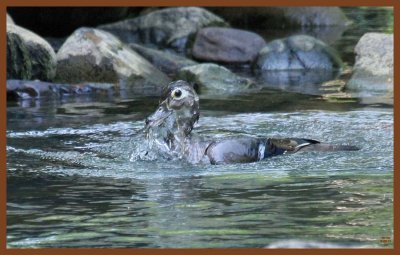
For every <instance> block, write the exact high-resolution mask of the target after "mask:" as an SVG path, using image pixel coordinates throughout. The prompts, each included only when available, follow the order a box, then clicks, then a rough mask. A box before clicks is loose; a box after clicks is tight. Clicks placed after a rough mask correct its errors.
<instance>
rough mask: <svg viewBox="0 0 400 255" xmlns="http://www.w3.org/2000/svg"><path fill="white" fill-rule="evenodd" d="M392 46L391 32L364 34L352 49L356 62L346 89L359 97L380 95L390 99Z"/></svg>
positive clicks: (391, 96)
mask: <svg viewBox="0 0 400 255" xmlns="http://www.w3.org/2000/svg"><path fill="white" fill-rule="evenodd" d="M393 47H394V46H393V34H383V33H367V34H364V35H363V36H362V37H361V38H360V40H359V41H358V43H357V45H356V47H355V49H354V51H355V53H356V62H355V65H354V71H353V75H352V76H351V78H350V80H349V82H348V83H347V85H346V89H347V90H348V91H351V92H354V93H356V94H357V95H358V96H359V97H370V96H378V97H381V96H382V97H384V98H390V99H391V100H392V99H393ZM378 101H379V100H378ZM385 101H387V100H385Z"/></svg>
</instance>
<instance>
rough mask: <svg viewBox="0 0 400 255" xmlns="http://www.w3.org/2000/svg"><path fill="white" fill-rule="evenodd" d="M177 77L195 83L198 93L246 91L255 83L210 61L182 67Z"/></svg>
mask: <svg viewBox="0 0 400 255" xmlns="http://www.w3.org/2000/svg"><path fill="white" fill-rule="evenodd" d="M177 78H178V79H182V80H185V81H187V82H191V83H194V84H197V85H198V86H199V90H200V94H204V93H211V94H212V93H216V94H218V93H222V94H230V93H236V92H240V91H247V90H249V89H250V88H253V87H254V85H255V84H254V82H253V81H252V80H250V79H247V78H244V77H240V76H238V75H236V74H234V73H233V72H231V71H230V70H228V69H227V68H225V67H223V66H219V65H217V64H210V63H205V64H198V65H194V66H189V67H184V68H182V69H181V70H180V71H179V72H178V77H177Z"/></svg>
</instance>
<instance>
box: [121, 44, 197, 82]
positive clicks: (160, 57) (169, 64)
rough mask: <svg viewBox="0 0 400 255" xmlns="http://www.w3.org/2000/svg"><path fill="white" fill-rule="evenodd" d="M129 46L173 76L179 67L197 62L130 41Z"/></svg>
mask: <svg viewBox="0 0 400 255" xmlns="http://www.w3.org/2000/svg"><path fill="white" fill-rule="evenodd" d="M129 46H130V47H131V48H132V49H133V50H134V51H136V52H137V53H139V54H140V55H142V57H144V58H145V59H147V60H148V61H150V63H152V64H153V65H154V66H155V67H157V68H158V69H159V70H160V71H162V72H164V73H166V74H167V75H171V76H174V75H176V73H177V72H178V71H179V69H181V68H183V67H186V66H192V65H196V64H197V63H196V62H195V61H193V60H191V59H188V58H185V57H182V56H180V55H177V54H174V53H171V52H167V51H161V50H155V49H151V48H148V47H144V46H142V45H139V44H135V43H131V44H129Z"/></svg>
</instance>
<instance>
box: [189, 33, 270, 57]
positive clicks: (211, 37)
mask: <svg viewBox="0 0 400 255" xmlns="http://www.w3.org/2000/svg"><path fill="white" fill-rule="evenodd" d="M265 44H266V43H265V41H264V39H263V38H262V37H261V36H259V35H257V34H256V33H253V32H249V31H245V30H240V29H233V28H218V27H208V28H203V29H201V30H200V31H199V32H198V33H197V35H196V39H195V42H194V44H193V48H192V55H193V57H195V58H196V59H199V60H205V61H213V62H223V63H241V64H244V63H251V62H253V61H254V59H255V58H256V57H257V54H258V52H259V51H260V50H261V49H262V48H263V47H264V46H265Z"/></svg>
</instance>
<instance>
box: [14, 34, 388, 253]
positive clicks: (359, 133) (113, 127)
mask: <svg viewBox="0 0 400 255" xmlns="http://www.w3.org/2000/svg"><path fill="white" fill-rule="evenodd" d="M348 38H349V36H347V37H345V39H343V40H342V41H341V42H342V43H343V41H346V40H348ZM353 43H354V42H353ZM338 44H340V42H338ZM344 44H346V45H348V43H344ZM348 47H350V46H348ZM349 58H350V57H349ZM200 103H201V105H200V107H201V109H202V112H201V118H200V121H199V122H198V123H197V124H196V126H195V129H194V133H195V134H194V135H198V136H208V137H220V136H229V135H239V134H244V135H254V136H265V137H303V138H312V139H316V140H321V141H325V142H329V143H335V144H351V145H357V146H359V147H360V148H361V150H360V151H352V152H334V153H318V152H310V153H298V154H293V155H283V156H277V157H273V158H270V159H267V160H265V161H261V162H255V163H249V164H233V165H221V166H211V165H201V164H200V165H191V164H189V163H187V162H183V161H179V160H175V161H167V160H164V159H161V158H160V159H157V160H153V161H143V160H136V159H135V157H133V156H132V155H134V154H135V153H136V152H137V148H138V147H140V146H143V144H145V143H146V141H145V139H144V136H143V133H142V128H143V126H144V118H145V116H146V115H148V114H149V113H150V112H151V111H153V110H154V109H155V107H156V104H157V99H156V98H137V97H135V96H131V97H129V96H128V97H126V98H118V97H116V98H111V99H110V98H102V97H100V98H93V97H85V96H82V97H78V98H75V99H74V98H71V99H65V101H57V100H56V101H41V100H39V101H21V102H19V103H18V104H17V105H12V104H9V105H8V109H7V120H8V128H7V191H8V192H7V245H8V246H9V247H161V248H168V247H266V246H268V245H270V244H271V243H274V242H277V241H287V240H291V239H296V240H302V241H307V240H312V241H318V242H321V243H324V242H328V243H332V244H335V245H338V246H341V247H392V246H391V244H389V246H385V244H384V243H383V242H382V239H383V238H385V237H389V238H391V237H392V234H393V233H392V230H393V109H392V108H391V107H390V106H382V105H362V104H359V103H358V102H348V103H336V104H335V103H328V102H326V101H324V100H321V98H319V97H313V96H306V95H300V94H289V93H287V92H277V91H269V90H263V91H261V92H259V93H253V94H243V95H237V96H219V97H207V96H201V100H200Z"/></svg>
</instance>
